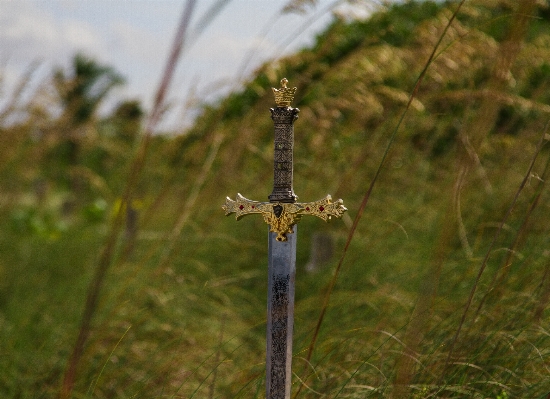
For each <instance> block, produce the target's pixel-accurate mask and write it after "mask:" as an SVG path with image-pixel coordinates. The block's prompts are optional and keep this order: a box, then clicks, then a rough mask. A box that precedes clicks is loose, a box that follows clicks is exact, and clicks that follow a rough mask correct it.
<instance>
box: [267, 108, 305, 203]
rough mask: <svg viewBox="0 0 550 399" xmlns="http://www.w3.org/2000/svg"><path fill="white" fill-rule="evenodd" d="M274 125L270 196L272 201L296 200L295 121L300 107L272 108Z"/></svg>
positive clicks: (291, 201)
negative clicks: (294, 174) (293, 181)
mask: <svg viewBox="0 0 550 399" xmlns="http://www.w3.org/2000/svg"><path fill="white" fill-rule="evenodd" d="M270 111H271V119H273V125H274V133H275V140H274V145H275V148H274V151H273V191H272V193H271V194H270V195H269V196H268V198H269V201H270V202H290V203H294V202H296V199H297V198H298V197H297V196H296V194H294V189H293V188H292V177H293V173H294V164H293V152H294V121H295V120H296V119H298V113H299V112H300V110H299V109H298V108H292V107H276V108H271V109H270Z"/></svg>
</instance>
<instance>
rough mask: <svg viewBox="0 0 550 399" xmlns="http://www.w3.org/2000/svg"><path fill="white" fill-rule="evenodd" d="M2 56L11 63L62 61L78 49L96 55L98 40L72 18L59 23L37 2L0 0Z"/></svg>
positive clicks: (99, 46)
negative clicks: (41, 60)
mask: <svg viewBox="0 0 550 399" xmlns="http://www.w3.org/2000/svg"><path fill="white" fill-rule="evenodd" d="M0 42H2V50H1V51H2V57H4V58H9V59H10V60H13V62H15V63H19V62H29V60H36V59H43V60H48V61H53V62H62V61H65V60H66V59H67V58H69V57H70V56H71V55H72V54H74V52H76V51H79V50H82V51H86V52H89V53H92V54H97V55H100V54H101V53H102V51H103V49H104V46H103V45H102V42H101V37H100V35H99V34H98V33H97V32H94V30H93V28H92V27H91V26H89V25H87V24H85V23H83V22H80V21H77V20H74V19H63V20H59V19H57V18H55V17H54V15H53V14H52V13H51V12H48V10H47V9H44V8H41V7H40V3H29V2H25V1H23V2H15V1H0Z"/></svg>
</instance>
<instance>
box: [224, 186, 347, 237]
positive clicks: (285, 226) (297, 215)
mask: <svg viewBox="0 0 550 399" xmlns="http://www.w3.org/2000/svg"><path fill="white" fill-rule="evenodd" d="M222 208H223V210H224V211H225V215H226V216H228V215H231V214H232V213H234V214H235V217H236V219H237V220H239V219H240V218H242V217H243V216H247V215H251V214H254V213H259V214H261V215H262V216H263V218H264V221H265V222H266V223H267V224H269V226H270V230H271V231H272V232H274V233H277V241H286V240H287V237H286V235H287V234H291V233H293V232H294V230H293V226H294V225H295V224H296V223H298V222H299V221H300V219H301V218H302V216H303V215H312V216H317V217H318V218H320V219H323V220H324V221H325V222H326V221H328V220H330V219H331V218H332V217H333V216H334V217H336V218H341V217H342V215H343V214H344V212H345V211H346V210H347V209H346V207H345V206H344V202H343V201H342V200H341V199H339V200H337V201H335V202H332V197H331V196H330V195H327V196H326V197H325V198H323V199H320V200H318V201H315V202H305V203H298V202H296V203H285V202H258V201H251V200H249V199H247V198H245V197H243V196H242V195H241V194H237V198H236V200H232V199H231V198H229V197H227V198H226V200H225V204H224V205H223V206H222Z"/></svg>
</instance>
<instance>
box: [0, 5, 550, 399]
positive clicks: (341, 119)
mask: <svg viewBox="0 0 550 399" xmlns="http://www.w3.org/2000/svg"><path fill="white" fill-rule="evenodd" d="M187 4H188V8H187V11H185V12H184V15H183V16H182V21H186V20H187V21H188V17H189V15H190V12H191V10H192V2H188V3H187ZM220 4H221V3H220ZM502 4H503V5H501V6H493V5H492V4H485V3H484V2H474V1H472V2H460V3H456V4H451V3H450V4H443V5H442V4H436V3H430V2H426V3H423V4H420V5H419V4H416V3H406V4H404V5H396V6H392V7H390V8H389V9H388V10H386V12H381V13H378V14H375V15H373V17H372V19H371V20H370V21H366V22H352V23H344V22H342V21H340V22H338V21H337V22H335V23H334V24H333V25H332V26H331V27H329V29H328V31H327V32H326V33H325V34H323V35H321V36H320V37H319V38H318V40H317V43H316V45H315V46H314V48H313V49H311V50H304V51H302V52H301V53H299V54H297V55H294V56H290V57H288V58H286V59H284V60H280V61H279V64H278V66H277V67H275V66H273V65H269V64H268V65H266V66H264V67H262V68H260V69H259V70H258V71H257V75H256V77H254V78H253V79H252V80H251V81H250V82H249V83H247V84H246V85H245V87H244V89H243V91H242V92H240V93H234V94H232V95H230V96H228V97H227V98H226V99H223V100H221V101H220V103H219V104H216V105H212V106H210V107H205V109H204V111H203V114H202V116H201V117H199V119H198V121H197V123H196V125H195V126H194V127H193V128H192V129H190V131H188V132H187V133H186V134H185V135H181V136H179V137H170V138H169V137H163V136H155V135H152V134H151V132H152V131H153V129H154V126H155V123H156V122H157V121H158V119H159V118H161V116H162V115H161V114H160V113H158V114H157V113H156V112H153V113H152V114H151V115H152V116H151V118H152V119H150V122H149V124H146V125H145V127H144V133H143V140H142V141H141V144H140V145H139V146H137V147H136V149H135V150H134V152H133V154H132V155H133V156H134V158H133V159H126V161H125V162H124V163H123V165H124V167H118V166H117V168H112V169H111V171H112V173H111V174H101V173H100V172H97V173H96V174H95V175H94V176H96V177H95V178H96V180H98V181H102V182H103V186H106V187H108V190H103V191H102V190H100V189H99V188H98V187H99V186H101V185H100V184H95V185H94V184H92V183H91V182H89V184H88V185H87V186H86V189H85V190H84V191H83V193H84V194H83V195H85V196H86V198H85V201H83V203H84V204H85V205H84V206H83V208H82V209H81V210H80V213H77V214H72V215H67V214H64V213H63V212H62V203H63V196H64V195H66V194H65V193H64V192H63V190H61V189H60V188H59V187H56V189H50V190H48V191H47V192H46V193H45V194H44V195H43V196H42V197H41V198H42V199H41V200H38V194H39V191H40V190H38V191H37V186H36V185H35V182H36V181H37V177H38V176H42V175H43V174H44V173H42V171H40V170H38V167H33V165H30V164H29V163H28V162H25V160H26V159H28V157H29V155H31V154H41V152H40V151H42V152H46V151H45V150H44V149H42V150H38V149H37V148H36V147H37V146H36V138H35V137H34V138H33V136H32V135H31V134H30V133H29V132H32V131H33V128H34V127H36V123H37V121H40V123H41V124H42V125H41V126H46V122H47V118H46V117H43V119H40V118H42V117H41V116H39V115H38V116H36V115H35V116H33V118H34V119H33V118H30V119H29V122H28V123H27V124H23V125H21V126H15V127H10V128H7V127H2V132H1V135H2V136H3V137H14V138H18V139H17V140H13V142H12V145H10V146H6V147H4V148H2V149H1V151H2V154H3V155H5V157H3V158H2V159H3V160H4V162H3V163H2V164H1V165H2V166H1V169H0V183H1V187H2V196H1V197H0V198H1V199H2V200H1V202H0V203H1V207H0V215H1V216H2V217H1V218H0V227H1V228H0V232H1V234H0V253H1V254H2V256H1V257H0V277H1V278H0V335H1V336H0V349H1V351H2V353H4V354H7V355H6V356H2V357H1V358H0V370H2V373H0V392H1V393H2V396H3V397H22V398H25V397H33V398H35V397H44V398H46V397H55V396H60V394H61V396H62V397H74V398H79V397H83V398H84V397H98V398H103V397H117V398H125V397H128V398H131V397H136V398H138V397H141V398H165V397H167V398H178V397H181V398H260V397H263V392H264V388H263V385H264V378H265V371H264V368H265V338H264V337H265V300H266V297H267V289H266V282H267V279H266V277H267V276H266V273H267V271H266V264H267V262H266V252H267V249H266V246H265V241H264V240H265V229H266V226H265V225H264V224H263V222H262V221H261V220H259V219H249V220H244V221H241V222H239V223H237V224H235V223H234V221H230V220H224V219H223V216H222V215H223V213H222V211H221V204H222V203H223V198H224V197H225V195H230V194H231V193H234V192H236V191H239V192H241V193H243V194H245V195H246V196H247V197H252V198H262V196H265V195H267V194H268V193H269V192H270V186H269V185H270V179H271V173H272V171H271V168H272V160H271V156H272V155H271V152H272V138H271V133H270V132H271V131H272V123H271V121H270V120H269V116H268V114H267V113H266V111H267V109H268V108H269V107H270V106H272V99H271V98H270V93H269V91H270V89H269V88H270V86H272V85H276V84H277V82H278V81H279V79H280V78H281V77H282V76H286V77H288V78H289V79H290V81H291V83H292V84H295V85H296V86H298V87H299V94H298V97H299V98H297V101H296V106H298V107H300V109H301V113H300V119H299V120H298V121H297V122H296V146H295V152H296V153H295V159H296V165H295V190H296V192H297V193H298V194H299V195H300V199H301V200H305V201H307V200H308V198H319V197H321V196H323V195H325V194H326V193H327V192H330V193H331V194H333V196H338V197H342V198H344V200H345V203H346V206H347V207H348V208H349V210H350V211H349V214H350V216H351V218H349V219H347V220H344V221H343V222H337V223H333V224H332V225H329V226H325V225H324V224H322V223H320V222H319V221H316V220H306V219H304V220H303V221H301V222H300V223H301V227H300V237H299V249H298V254H297V263H298V270H299V272H298V276H297V289H296V312H295V317H296V321H295V340H294V348H295V350H294V362H293V363H294V367H293V369H294V375H293V377H294V378H293V392H294V395H295V397H298V398H318V397H331V398H337V397H339V398H365V397H394V398H397V397H399V398H402V397H403V398H405V397H407V398H435V397H439V398H459V397H473V398H476V397H479V398H494V399H497V398H498V399H503V398H507V397H508V398H512V397H514V398H516V397H517V398H546V397H547V396H548V393H549V392H550V383H549V381H550V378H549V377H550V376H549V373H550V368H549V363H548V362H549V357H548V356H549V354H550V353H549V351H548V347H549V345H548V344H549V339H550V338H549V331H550V328H549V325H548V321H547V320H548V317H547V316H548V311H547V310H546V309H547V306H548V303H549V301H550V272H549V270H550V266H549V262H548V256H549V254H548V250H547V249H546V248H547V247H548V242H549V240H548V237H549V234H548V233H549V231H548V222H547V221H548V216H547V215H548V190H547V187H546V180H547V175H548V164H549V162H550V157H549V153H548V149H547V145H546V141H547V137H548V136H547V131H546V127H545V126H546V125H547V123H548V115H549V112H548V110H547V106H545V103H546V102H547V101H548V96H547V94H546V92H547V90H546V88H548V87H547V86H548V83H547V82H546V80H545V79H544V73H543V72H544V71H545V66H544V65H545V59H547V58H546V56H547V55H548V54H550V48H549V46H548V44H547V43H549V41H548V35H549V34H550V33H549V32H547V31H545V30H544V29H545V28H544V25H543V24H538V23H539V22H540V21H539V20H538V19H536V18H531V19H530V18H526V16H529V15H535V14H536V15H539V17H538V18H543V17H544V15H545V14H544V13H545V12H546V11H545V10H546V9H544V8H541V7H538V6H537V7H535V8H533V7H534V3H531V2H521V3H513V2H510V3H505V4H504V3H502ZM541 15H542V16H541ZM526 21H530V23H528V22H526ZM182 23H184V22H182ZM185 23H187V22H185ZM401 24H405V25H401ZM403 26H405V28H404V27H403ZM180 28H181V26H180ZM187 31H188V29H187V28H185V29H183V28H181V29H180V31H179V32H180V33H181V32H183V33H185V32H187ZM403 31H404V32H406V33H407V34H406V35H403V34H402V32H403ZM400 32H401V33H400ZM505 39H507V40H505ZM182 42H183V39H182V36H181V35H178V37H177V38H176V40H175V44H174V51H173V52H172V54H173V57H172V58H171V60H170V61H169V62H168V65H169V66H168V67H167V69H166V72H165V73H164V79H163V82H164V83H163V84H161V85H160V87H161V89H159V94H158V95H157V100H158V101H157V102H158V104H157V106H158V107H159V109H162V104H163V97H164V96H165V95H166V91H167V90H168V88H169V81H170V79H169V75H170V70H172V71H173V68H174V65H175V62H176V60H177V58H178V57H177V53H178V51H177V49H176V47H177V46H180V45H181V43H182ZM510 42H513V43H512V44H511V43H510ZM514 43H515V44H514ZM510 49H511V50H510ZM495 65H496V66H495ZM499 68H500V69H499ZM504 70H508V72H509V74H503V73H502V72H503V71H504ZM541 74H542V75H541ZM502 76H508V78H510V76H511V77H513V84H512V83H510V82H512V80H507V81H506V82H507V83H506V82H504V81H500V80H499V81H495V79H497V78H498V77H502ZM541 76H542V78H541ZM499 79H500V78H499ZM495 82H496V83H495ZM34 107H35V108H36V105H34ZM489 109H490V110H489ZM487 110H488V111H487ZM10 112H11V111H10ZM155 115H156V116H155ZM489 116H490V117H489ZM94 123H95V122H94ZM98 125H99V124H98ZM98 125H95V124H92V125H91V127H90V129H92V131H96V130H99V128H98V127H97V126H98ZM18 134H19V135H18ZM541 137H542V138H541ZM33 140H35V141H33ZM105 141H106V142H108V143H112V144H111V145H112V147H108V146H106V145H105V142H103V141H102V142H101V145H102V147H101V148H103V149H104V148H111V149H112V148H113V147H117V146H118V148H119V149H118V150H116V151H115V150H112V151H114V152H115V153H118V152H117V151H119V152H123V151H121V150H120V148H123V147H122V144H120V143H117V142H115V141H114V139H105ZM6 142H9V141H6ZM41 143H42V144H44V143H45V141H42V142H41ZM86 146H89V147H86ZM99 147H100V146H99V144H98V142H93V140H91V139H90V141H89V142H86V144H85V145H83V148H84V150H83V152H84V154H85V155H86V156H87V157H90V158H91V155H90V154H96V152H97V151H99V150H98V148H99ZM124 148H126V147H124ZM88 151H89V152H88ZM36 159H37V162H42V159H43V158H42V157H41V156H36ZM107 159H110V161H109V162H111V165H112V164H116V165H119V164H118V163H114V161H113V159H118V158H116V157H114V158H107ZM8 160H9V161H8ZM87 160H88V158H85V157H84V158H83V160H82V163H83V165H80V167H81V168H84V167H86V164H85V162H87ZM44 162H45V161H44ZM40 165H41V164H40ZM91 171H92V169H91V167H90V168H89V175H90V176H92V173H91ZM128 171H130V174H128ZM14 176H15V177H16V178H15V179H14ZM47 176H48V175H46V177H47ZM128 176H129V177H128ZM107 191H110V192H112V193H115V194H113V196H112V198H111V197H108V196H106V195H105V194H103V195H102V194H101V193H104V192H107ZM116 193H120V194H116ZM100 197H101V198H103V199H106V201H107V203H108V205H109V206H108V208H105V209H103V208H101V207H100V206H99V204H101V202H97V200H98V199H100ZM117 197H118V198H117ZM94 206H95V207H94ZM131 207H133V209H134V210H135V211H136V212H139V223H138V228H137V229H136V231H135V234H130V235H126V236H125V235H124V234H123V230H124V227H125V223H126V220H125V218H126V217H127V213H126V212H127V210H128V209H129V208H131ZM101 209H103V210H101ZM319 230H322V231H325V232H328V233H330V234H331V236H332V237H333V240H334V243H335V247H336V248H339V252H338V255H339V256H335V259H333V260H332V261H331V263H330V264H329V266H328V267H324V268H320V269H319V270H317V271H316V272H315V273H308V272H306V271H305V265H306V263H307V261H308V259H309V257H310V254H309V248H310V246H309V243H310V240H311V239H312V236H313V234H314V233H315V232H318V231H319ZM83 304H85V305H84V311H83V309H82V306H83ZM75 340H76V344H75Z"/></svg>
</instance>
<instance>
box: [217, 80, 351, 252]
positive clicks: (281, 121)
mask: <svg viewBox="0 0 550 399" xmlns="http://www.w3.org/2000/svg"><path fill="white" fill-rule="evenodd" d="M287 83H288V80H287V79H286V78H285V79H282V80H281V86H282V87H281V88H280V89H275V88H273V94H274V95H275V103H276V104H277V107H276V108H271V109H270V111H271V119H273V123H274V128H275V149H274V165H273V192H272V193H271V194H270V195H269V197H268V198H269V202H258V201H251V200H249V199H247V198H245V197H243V196H242V195H241V194H237V198H236V200H235V201H234V200H232V199H231V198H229V197H227V199H226V200H225V204H224V205H223V206H222V208H223V210H224V211H225V215H226V216H228V215H230V214H232V213H235V216H236V219H237V220H239V219H240V218H242V217H243V216H246V215H251V214H253V213H260V214H262V216H263V218H264V221H265V222H266V223H267V224H269V226H270V230H271V231H272V232H274V233H277V241H286V240H287V237H286V235H287V234H291V233H293V226H294V225H295V224H296V223H298V221H299V220H300V218H301V217H302V216H303V215H313V216H317V217H318V218H321V219H323V220H324V221H325V222H326V221H328V220H330V219H331V217H333V216H334V217H336V218H340V217H342V215H343V214H344V212H345V211H346V210H347V209H346V207H345V206H344V202H343V201H342V200H341V199H339V200H337V201H336V202H332V198H331V196H330V195H327V196H326V197H325V198H323V199H321V200H318V201H315V202H306V203H297V202H296V199H297V198H298V197H297V196H296V194H294V189H293V188H292V175H293V149H294V121H295V120H296V119H298V113H299V112H300V110H299V109H298V108H292V107H290V104H291V102H292V100H293V99H294V94H295V93H296V87H294V88H288V87H286V85H287Z"/></svg>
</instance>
